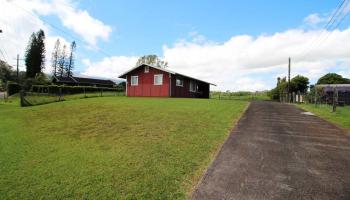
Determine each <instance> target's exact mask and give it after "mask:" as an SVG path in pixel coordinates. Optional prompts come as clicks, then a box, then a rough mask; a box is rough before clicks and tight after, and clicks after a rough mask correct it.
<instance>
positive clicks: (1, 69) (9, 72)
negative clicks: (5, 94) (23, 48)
mask: <svg viewBox="0 0 350 200" xmlns="http://www.w3.org/2000/svg"><path fill="white" fill-rule="evenodd" d="M13 73H14V71H13V69H12V67H11V66H10V65H9V64H7V63H6V62H4V61H2V60H0V82H1V83H0V84H2V85H5V84H6V82H7V81H10V80H13V78H14V77H13V75H14V74H13Z"/></svg>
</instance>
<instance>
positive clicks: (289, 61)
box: [288, 57, 290, 103]
mask: <svg viewBox="0 0 350 200" xmlns="http://www.w3.org/2000/svg"><path fill="white" fill-rule="evenodd" d="M288 103H290V57H289V58H288Z"/></svg>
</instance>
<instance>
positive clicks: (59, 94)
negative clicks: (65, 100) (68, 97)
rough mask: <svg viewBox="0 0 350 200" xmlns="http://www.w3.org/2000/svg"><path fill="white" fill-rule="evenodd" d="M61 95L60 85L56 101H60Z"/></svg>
mask: <svg viewBox="0 0 350 200" xmlns="http://www.w3.org/2000/svg"><path fill="white" fill-rule="evenodd" d="M61 97H62V88H61V87H60V88H59V89H58V101H61Z"/></svg>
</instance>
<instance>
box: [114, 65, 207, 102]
mask: <svg viewBox="0 0 350 200" xmlns="http://www.w3.org/2000/svg"><path fill="white" fill-rule="evenodd" d="M119 78H123V79H126V96H128V97H131V96H135V97H136V96H138V97H190V98H209V90H210V85H214V84H211V83H208V82H205V81H202V80H199V79H196V78H192V77H189V76H186V75H183V74H179V73H176V72H173V71H170V70H168V69H163V68H159V67H154V66H150V65H145V64H142V65H140V66H137V67H134V68H132V69H130V70H129V71H127V72H125V73H124V74H122V75H120V76H119Z"/></svg>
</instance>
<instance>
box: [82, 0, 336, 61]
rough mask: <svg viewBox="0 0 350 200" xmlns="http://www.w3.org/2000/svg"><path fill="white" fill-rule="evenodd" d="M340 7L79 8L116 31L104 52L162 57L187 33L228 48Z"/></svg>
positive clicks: (94, 4)
mask: <svg viewBox="0 0 350 200" xmlns="http://www.w3.org/2000/svg"><path fill="white" fill-rule="evenodd" d="M338 3H339V1H336V0H330V1H323V2H322V3H320V1H317V0H308V1H305V0H293V1H288V2H287V1H280V0H273V1H262V0H255V1H253V0H248V1H244V0H241V1H230V0H225V1H212V0H192V1H186V0H177V1H141V0H138V1H137V0H130V1H104V2H103V3H101V2H100V1H91V0H90V1H80V3H79V6H80V7H81V8H82V9H86V10H87V11H88V12H89V13H90V14H91V15H92V16H94V17H96V18H97V19H100V20H101V21H103V22H104V23H106V24H108V25H111V26H112V27H113V34H112V35H111V37H110V40H109V41H108V42H104V43H101V44H100V46H101V48H103V49H105V50H106V51H107V52H110V53H111V54H113V55H114V54H116V55H142V54H150V53H156V54H159V55H161V54H162V46H163V45H164V44H173V43H174V42H176V41H177V40H178V39H180V38H186V37H188V33H189V32H193V31H195V32H198V33H200V34H202V35H204V36H205V37H206V38H208V39H210V40H213V41H216V42H224V41H226V40H228V39H229V38H230V37H232V36H234V35H240V34H248V35H253V36H258V35H260V34H262V33H266V34H273V33H275V32H279V31H284V30H286V29H289V28H295V27H298V26H300V25H301V23H302V21H303V19H304V18H305V17H306V16H308V15H309V14H310V13H328V12H331V11H332V9H333V8H335V7H336V6H337V5H338Z"/></svg>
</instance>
